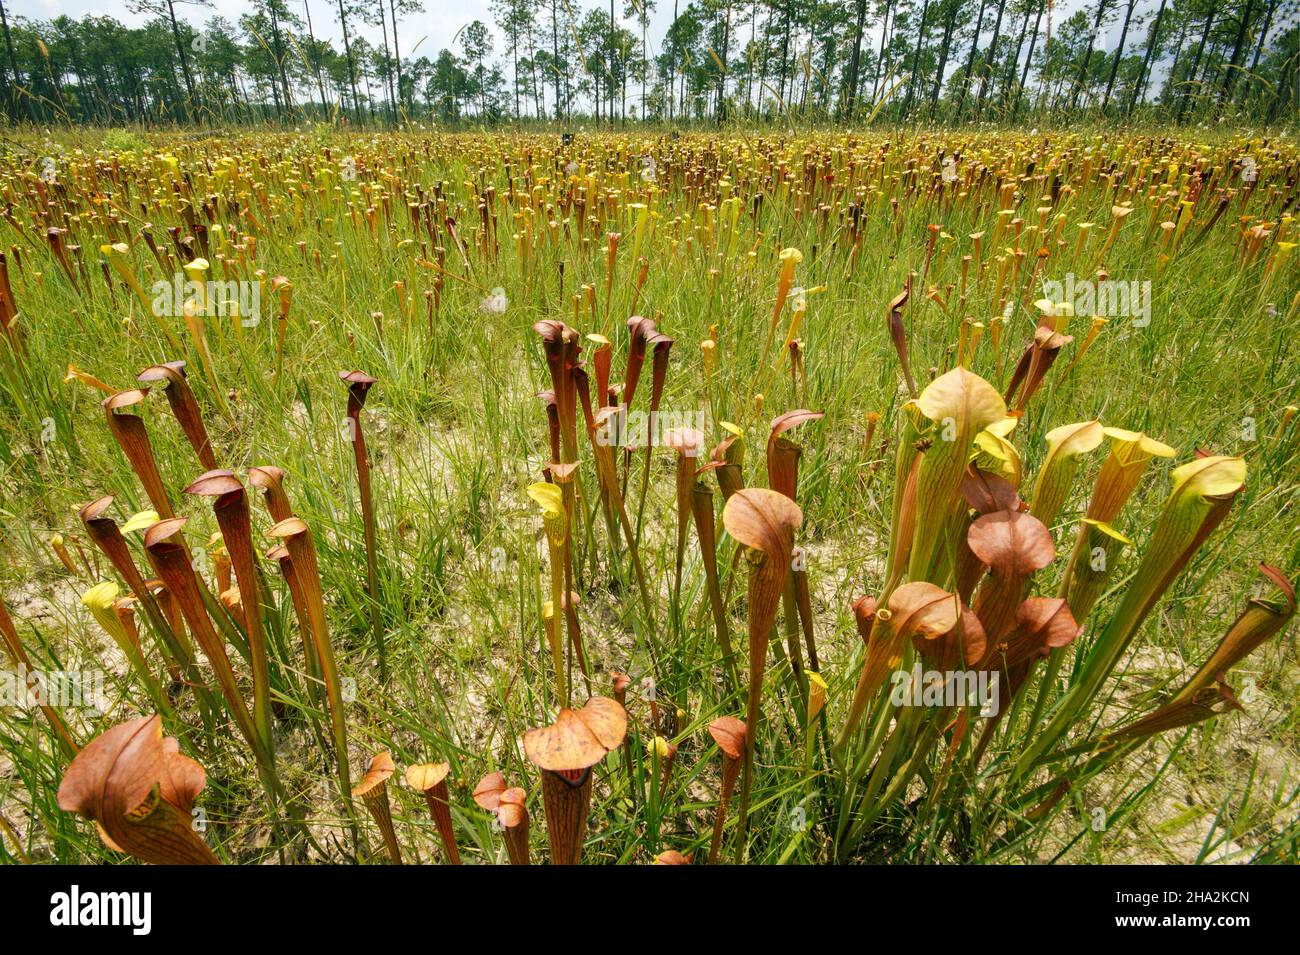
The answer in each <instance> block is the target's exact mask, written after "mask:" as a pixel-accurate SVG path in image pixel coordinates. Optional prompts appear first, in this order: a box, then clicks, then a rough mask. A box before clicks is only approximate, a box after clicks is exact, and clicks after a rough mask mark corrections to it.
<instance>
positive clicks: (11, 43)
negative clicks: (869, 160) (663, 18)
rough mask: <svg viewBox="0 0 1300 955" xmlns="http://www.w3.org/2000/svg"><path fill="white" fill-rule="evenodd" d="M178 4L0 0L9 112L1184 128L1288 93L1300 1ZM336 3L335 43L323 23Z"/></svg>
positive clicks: (169, 119) (157, 119) (1263, 114)
mask: <svg viewBox="0 0 1300 955" xmlns="http://www.w3.org/2000/svg"><path fill="white" fill-rule="evenodd" d="M182 2H184V3H185V4H186V6H188V7H190V8H195V7H200V8H201V7H203V6H206V0H199V2H195V0H128V3H129V4H130V6H131V8H132V9H133V10H135V11H137V12H142V13H144V14H146V15H148V16H149V17H150V19H149V20H148V21H147V22H145V24H144V25H143V26H140V27H128V26H125V25H123V24H122V23H120V22H119V21H117V20H115V19H113V18H112V17H86V18H84V19H81V20H75V19H72V18H70V17H66V16H60V17H56V18H54V19H53V20H48V21H42V20H29V19H27V18H24V17H14V16H12V15H11V13H9V12H7V11H6V10H5V7H4V2H3V0H0V21H2V23H0V26H3V42H4V51H3V63H0V104H2V105H3V110H4V114H5V116H6V117H7V119H8V120H9V121H10V122H15V123H21V122H39V123H51V122H60V121H65V122H76V123H93V124H100V125H122V124H170V123H224V124H228V123H263V122H272V123H283V124H295V123H300V122H303V121H311V122H320V121H329V122H346V123H348V124H351V125H354V126H380V125H391V124H395V123H399V122H403V121H412V120H423V119H428V118H433V119H436V120H438V121H441V122H456V121H458V120H465V121H469V122H473V123H497V122H509V121H516V120H524V119H529V118H534V119H573V118H575V117H579V116H581V117H586V118H591V119H593V120H596V121H603V122H630V121H633V120H638V119H650V120H654V121H658V122H673V123H708V122H715V121H716V122H722V121H727V120H737V121H747V122H763V121H771V122H784V121H786V120H791V119H800V120H803V121H822V120H824V121H827V122H830V121H858V122H860V121H863V120H865V119H868V118H878V119H881V120H886V121H890V122H899V121H934V122H965V121H971V120H976V121H979V120H991V121H996V122H1016V121H1019V120H1023V119H1025V118H1028V117H1038V116H1044V115H1047V116H1052V117H1056V118H1060V117H1062V116H1070V115H1075V114H1079V115H1081V116H1086V117H1091V118H1093V119H1097V118H1107V119H1109V118H1116V119H1123V118H1126V117H1130V116H1134V115H1137V116H1139V117H1142V118H1149V119H1151V120H1153V121H1159V122H1165V123H1175V124H1187V123H1201V122H1207V121H1208V122H1217V121H1220V120H1234V121H1241V122H1250V123H1278V122H1289V121H1293V120H1294V119H1295V118H1296V116H1297V112H1298V111H1300V0H1095V2H1084V3H1082V4H1069V3H1068V0H1067V2H1066V3H1061V2H1057V3H1050V2H1049V0H872V2H868V0H830V2H826V0H762V2H758V0H751V2H745V0H690V2H684V3H680V0H672V3H673V8H672V13H673V17H672V20H671V21H670V26H669V27H668V28H667V30H666V31H664V33H663V35H662V36H651V35H650V33H649V27H650V19H651V16H650V15H651V13H652V12H653V11H654V10H655V6H656V0H620V2H621V8H617V9H616V7H615V5H614V3H613V0H610V2H609V4H608V5H607V6H602V5H601V4H600V3H599V2H597V3H596V5H594V6H588V7H583V6H582V4H581V3H580V2H579V0H492V11H493V16H494V24H493V25H492V26H491V27H490V26H489V25H487V24H485V23H482V22H481V21H478V20H475V21H473V22H472V23H469V24H467V25H466V26H465V27H464V28H463V29H462V30H460V31H459V33H458V34H457V35H456V37H455V40H454V45H453V48H449V49H443V50H441V51H439V52H438V53H437V54H431V55H419V56H416V55H414V53H413V52H408V53H407V54H406V55H403V56H400V57H399V56H397V55H395V52H394V51H395V50H398V49H401V48H402V47H401V42H400V41H399V36H400V37H404V38H408V39H407V42H406V46H407V47H408V48H409V47H410V46H411V43H410V40H409V37H410V36H412V35H419V34H420V33H421V32H423V31H422V30H421V25H420V20H421V16H422V14H423V13H424V9H423V6H422V0H361V2H358V0H316V9H313V7H312V3H311V0H250V2H249V5H248V9H249V12H248V13H247V14H245V15H243V16H241V17H240V18H239V22H238V23H231V22H230V21H229V20H227V19H225V18H223V17H219V16H213V17H209V18H207V19H206V20H204V21H203V25H202V26H201V27H199V26H195V25H194V24H192V23H190V22H189V20H188V19H186V18H185V17H184V16H181V15H178V13H177V9H178V8H179V7H181V4H182ZM657 2H659V3H667V2H669V0H657ZM679 3H680V5H679ZM1063 6H1064V7H1070V8H1074V7H1079V8H1078V9H1073V12H1068V11H1067V10H1063V9H1062V7H1063ZM326 17H328V18H330V19H332V20H333V22H334V23H336V24H338V26H339V27H340V28H341V34H342V44H341V47H340V46H336V45H335V43H333V42H331V41H329V40H326V39H320V38H319V37H318V35H317V33H318V30H319V28H320V27H321V25H322V18H326ZM199 18H200V17H196V19H199ZM363 25H364V26H365V27H367V28H368V29H370V30H371V33H372V35H373V28H375V27H382V30H381V36H382V41H380V42H372V41H368V40H367V39H365V37H363V36H361V35H360V34H359V32H358V30H359V28H360V27H362V26H363ZM416 46H417V49H418V44H417V45H416Z"/></svg>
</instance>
